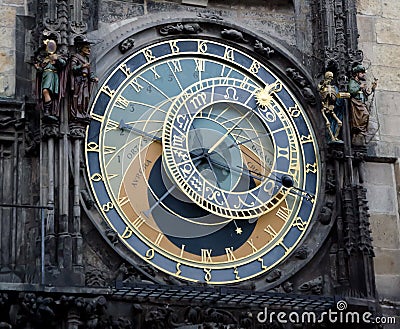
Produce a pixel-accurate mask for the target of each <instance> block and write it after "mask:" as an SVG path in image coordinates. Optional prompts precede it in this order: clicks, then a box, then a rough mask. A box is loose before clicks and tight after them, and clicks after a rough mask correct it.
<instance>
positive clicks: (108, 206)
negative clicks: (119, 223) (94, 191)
mask: <svg viewBox="0 0 400 329" xmlns="http://www.w3.org/2000/svg"><path fill="white" fill-rule="evenodd" d="M101 208H102V209H103V211H104V212H109V211H110V210H111V209H113V208H114V204H113V203H112V202H111V201H109V202H107V203H105V204H103V205H102V206H101Z"/></svg>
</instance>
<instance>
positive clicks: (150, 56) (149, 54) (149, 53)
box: [143, 49, 156, 62]
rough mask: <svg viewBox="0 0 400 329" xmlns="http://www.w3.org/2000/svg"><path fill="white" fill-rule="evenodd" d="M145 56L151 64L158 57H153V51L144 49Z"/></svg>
mask: <svg viewBox="0 0 400 329" xmlns="http://www.w3.org/2000/svg"><path fill="white" fill-rule="evenodd" d="M143 55H144V57H145V58H146V61H147V62H151V61H153V60H154V59H155V58H156V56H154V55H153V52H152V51H151V49H144V50H143Z"/></svg>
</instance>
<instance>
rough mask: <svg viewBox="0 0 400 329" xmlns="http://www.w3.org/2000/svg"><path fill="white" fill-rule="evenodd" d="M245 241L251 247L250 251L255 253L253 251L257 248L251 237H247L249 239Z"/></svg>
mask: <svg viewBox="0 0 400 329" xmlns="http://www.w3.org/2000/svg"><path fill="white" fill-rule="evenodd" d="M246 242H247V243H248V244H249V246H250V247H251V251H252V253H253V254H255V253H256V252H257V251H258V249H257V248H256V246H255V245H254V242H253V239H249V240H247V241H246Z"/></svg>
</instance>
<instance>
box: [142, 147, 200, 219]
mask: <svg viewBox="0 0 400 329" xmlns="http://www.w3.org/2000/svg"><path fill="white" fill-rule="evenodd" d="M201 158H204V154H202V155H199V156H197V157H195V158H193V159H192V160H199V159H201ZM200 162H201V161H197V163H195V164H194V166H195V167H196V166H197V165H198V164H199V163H200ZM176 187H177V186H176V185H172V186H171V187H170V188H169V189H168V190H167V192H165V193H164V194H163V195H162V196H161V197H160V198H159V199H158V200H157V201H156V203H154V204H153V205H152V206H151V207H150V208H149V209H148V210H146V211H143V212H142V213H143V215H145V216H146V218H150V214H151V213H152V211H153V210H154V209H155V208H156V207H158V206H159V205H160V203H161V202H163V201H164V199H165V198H166V197H167V196H168V195H170V194H171V193H172V191H173V190H175V188H176Z"/></svg>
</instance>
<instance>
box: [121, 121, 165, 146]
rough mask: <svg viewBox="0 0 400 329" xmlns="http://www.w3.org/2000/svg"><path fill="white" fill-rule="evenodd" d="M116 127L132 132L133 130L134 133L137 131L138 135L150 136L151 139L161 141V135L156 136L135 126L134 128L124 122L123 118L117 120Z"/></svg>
mask: <svg viewBox="0 0 400 329" xmlns="http://www.w3.org/2000/svg"><path fill="white" fill-rule="evenodd" d="M118 128H119V129H121V130H128V131H133V132H135V133H138V134H139V135H142V136H146V137H150V138H151V139H153V140H155V141H158V142H161V137H158V136H155V135H152V134H149V133H148V132H146V131H143V130H140V129H137V128H135V127H132V126H130V125H128V124H126V123H125V122H124V120H121V121H120V122H119V126H118Z"/></svg>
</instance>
